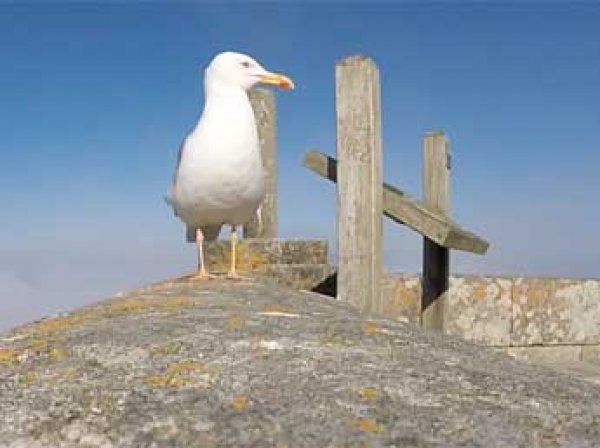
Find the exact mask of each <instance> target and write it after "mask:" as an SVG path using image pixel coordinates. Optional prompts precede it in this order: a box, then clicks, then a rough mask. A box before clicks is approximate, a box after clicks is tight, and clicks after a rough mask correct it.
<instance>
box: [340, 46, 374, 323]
mask: <svg viewBox="0 0 600 448" xmlns="http://www.w3.org/2000/svg"><path fill="white" fill-rule="evenodd" d="M336 113H337V156H338V173H337V174H338V251H339V261H338V264H339V267H338V277H337V283H338V286H337V291H338V298H339V299H341V300H343V301H346V302H350V303H352V304H354V305H356V306H357V307H358V308H360V309H361V310H362V311H363V312H365V313H372V312H375V311H376V310H377V309H378V307H379V302H380V298H381V285H380V283H381V281H380V279H381V234H382V219H383V218H382V216H383V215H382V180H383V179H382V149H381V110H380V88H379V70H378V69H377V66H376V65H375V63H374V62H373V61H372V60H371V59H369V58H367V57H364V56H352V57H349V58H346V59H343V60H342V61H340V62H339V63H338V64H337V66H336Z"/></svg>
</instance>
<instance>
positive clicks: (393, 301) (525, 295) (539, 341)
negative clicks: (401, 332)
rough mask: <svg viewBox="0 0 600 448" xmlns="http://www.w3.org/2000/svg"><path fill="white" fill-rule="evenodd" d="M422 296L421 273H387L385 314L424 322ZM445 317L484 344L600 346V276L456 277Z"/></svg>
mask: <svg viewBox="0 0 600 448" xmlns="http://www.w3.org/2000/svg"><path fill="white" fill-rule="evenodd" d="M420 296H421V282H420V277H418V276H399V275H398V276H389V277H387V278H386V279H385V280H384V300H383V303H382V311H383V315H384V316H386V317H389V318H393V319H396V318H398V317H404V318H406V319H408V320H410V321H414V322H418V313H419V307H420ZM445 318H446V321H445V325H446V331H447V332H448V333H450V334H453V335H457V336H460V337H462V338H465V339H468V340H470V341H473V342H477V343H479V344H484V345H492V346H533V345H544V346H546V345H557V346H561V345H597V344H600V280H589V279H583V280H574V279H561V278H535V277H533V278H524V277H516V278H510V277H484V276H453V277H451V279H450V294H449V300H448V306H447V308H446V316H445ZM590 356H591V355H590Z"/></svg>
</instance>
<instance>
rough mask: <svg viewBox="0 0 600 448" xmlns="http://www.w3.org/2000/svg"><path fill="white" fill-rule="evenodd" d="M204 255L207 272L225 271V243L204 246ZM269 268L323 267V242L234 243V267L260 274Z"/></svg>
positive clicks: (228, 255) (228, 248)
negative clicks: (288, 266)
mask: <svg viewBox="0 0 600 448" xmlns="http://www.w3.org/2000/svg"><path fill="white" fill-rule="evenodd" d="M205 253H206V261H207V264H208V267H209V269H210V270H211V271H218V272H227V271H228V270H229V267H230V265H231V246H230V244H229V241H226V240H219V241H215V242H212V243H209V244H206V249H205ZM272 264H302V265H309V264H317V265H318V264H327V241H324V240H285V239H278V238H267V239H261V238H247V239H242V240H240V241H239V242H238V246H237V267H238V269H239V270H240V271H241V272H261V271H263V270H265V269H266V268H265V266H267V265H272Z"/></svg>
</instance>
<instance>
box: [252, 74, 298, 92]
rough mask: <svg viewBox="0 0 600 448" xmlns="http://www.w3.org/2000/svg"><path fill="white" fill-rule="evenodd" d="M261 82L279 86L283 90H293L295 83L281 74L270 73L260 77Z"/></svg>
mask: <svg viewBox="0 0 600 448" xmlns="http://www.w3.org/2000/svg"><path fill="white" fill-rule="evenodd" d="M260 82H261V83H262V84H270V85H273V86H277V87H279V88H281V89H293V88H294V82H293V81H292V80H291V79H290V78H288V77H287V76H285V75H282V74H281V73H270V72H267V73H265V74H264V75H262V76H261V77H260Z"/></svg>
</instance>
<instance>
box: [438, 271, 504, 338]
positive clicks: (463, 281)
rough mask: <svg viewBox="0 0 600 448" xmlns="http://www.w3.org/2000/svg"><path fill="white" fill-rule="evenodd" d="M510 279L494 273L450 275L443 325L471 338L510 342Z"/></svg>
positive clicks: (451, 330)
mask: <svg viewBox="0 0 600 448" xmlns="http://www.w3.org/2000/svg"><path fill="white" fill-rule="evenodd" d="M511 292H512V281H511V280H510V279H503V278H493V277H474V276H473V277H451V278H450V294H449V300H448V306H446V315H445V325H444V326H445V329H446V332H447V333H449V334H454V335H457V336H460V337H462V338H465V339H468V340H470V341H473V342H477V343H480V344H486V345H499V346H504V345H509V344H510V336H511V331H512V313H513V305H512V294H511Z"/></svg>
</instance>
